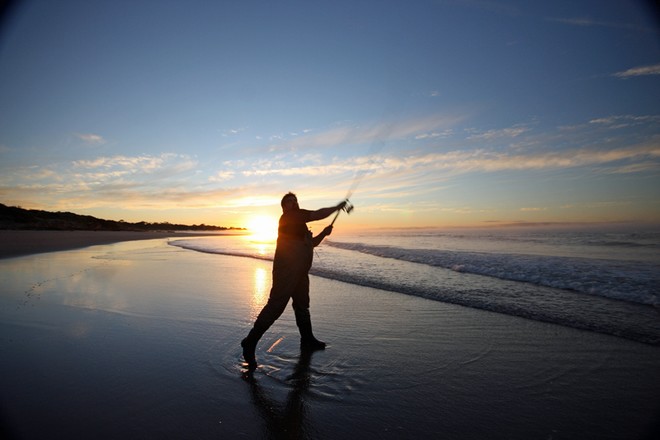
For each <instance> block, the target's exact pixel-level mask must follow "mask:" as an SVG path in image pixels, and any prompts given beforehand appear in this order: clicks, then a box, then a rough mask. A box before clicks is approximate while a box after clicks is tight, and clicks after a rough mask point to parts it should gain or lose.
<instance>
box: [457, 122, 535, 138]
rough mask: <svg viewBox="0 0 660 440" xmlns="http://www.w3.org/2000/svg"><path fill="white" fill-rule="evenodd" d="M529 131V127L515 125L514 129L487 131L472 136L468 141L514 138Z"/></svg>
mask: <svg viewBox="0 0 660 440" xmlns="http://www.w3.org/2000/svg"><path fill="white" fill-rule="evenodd" d="M529 130H530V128H529V127H526V126H522V125H517V126H515V127H507V128H500V129H497V130H488V131H486V132H483V133H477V134H472V135H470V136H468V139H483V140H493V139H501V138H515V137H518V136H520V135H522V134H523V133H526V132H528V131H529Z"/></svg>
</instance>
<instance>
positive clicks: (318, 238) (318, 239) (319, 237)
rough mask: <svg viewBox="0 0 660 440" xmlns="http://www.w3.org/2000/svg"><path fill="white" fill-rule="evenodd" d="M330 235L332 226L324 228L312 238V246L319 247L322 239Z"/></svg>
mask: <svg viewBox="0 0 660 440" xmlns="http://www.w3.org/2000/svg"><path fill="white" fill-rule="evenodd" d="M331 233H332V225H330V226H326V227H325V228H324V229H323V230H322V231H321V233H320V234H319V235H317V236H316V237H314V238H312V244H313V245H314V247H316V246H318V245H320V244H321V242H322V241H323V239H324V238H325V237H327V236H328V235H330V234H331Z"/></svg>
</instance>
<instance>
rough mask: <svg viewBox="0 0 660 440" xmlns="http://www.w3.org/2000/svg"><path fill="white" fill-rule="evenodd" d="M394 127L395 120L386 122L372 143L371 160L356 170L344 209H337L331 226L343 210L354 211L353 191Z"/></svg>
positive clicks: (370, 149) (369, 155)
mask: <svg viewBox="0 0 660 440" xmlns="http://www.w3.org/2000/svg"><path fill="white" fill-rule="evenodd" d="M393 128H394V123H393V122H391V123H389V124H386V125H385V126H384V127H383V128H382V129H381V130H380V133H379V134H378V137H377V138H376V139H374V142H373V143H372V144H371V147H370V148H369V153H368V157H369V162H368V163H367V167H364V168H362V169H361V170H358V171H356V173H355V177H354V178H353V183H351V186H350V187H349V188H348V191H347V192H346V197H344V201H345V202H346V205H345V206H344V208H343V209H340V210H338V211H337V213H336V214H335V216H334V218H333V219H332V222H331V223H330V226H332V225H334V224H335V221H336V220H337V217H339V213H340V212H341V211H346V214H350V213H351V211H353V208H354V206H353V204H352V203H351V202H350V200H349V199H350V198H351V197H352V196H353V193H354V192H355V190H356V189H357V187H358V185H359V184H360V182H362V179H364V176H365V175H366V174H367V172H368V170H369V168H372V165H373V164H374V162H375V160H374V155H375V153H377V152H379V151H380V150H382V149H383V147H384V146H385V139H387V138H388V137H389V134H390V133H391V132H392V130H393Z"/></svg>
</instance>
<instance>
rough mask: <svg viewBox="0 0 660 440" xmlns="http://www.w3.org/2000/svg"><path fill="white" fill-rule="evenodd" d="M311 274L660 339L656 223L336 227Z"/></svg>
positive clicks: (252, 253) (243, 245)
mask: <svg viewBox="0 0 660 440" xmlns="http://www.w3.org/2000/svg"><path fill="white" fill-rule="evenodd" d="M316 232H318V231H316ZM170 244H171V245H174V246H179V247H182V248H185V249H190V250H194V251H200V252H207V253H216V254H222V255H232V256H237V257H248V258H258V259H266V260H270V259H272V257H273V254H274V250H275V246H274V243H271V242H262V241H257V240H254V239H253V238H251V237H249V236H227V235H223V236H207V237H195V238H192V237H191V238H184V239H176V240H172V241H170ZM310 273H311V274H313V275H317V276H321V277H325V278H330V279H335V280H339V281H343V282H346V283H350V284H357V285H361V286H367V287H372V288H376V289H381V290H387V291H390V292H397V293H400V294H405V295H414V296H418V297H422V298H426V299H429V300H433V301H442V302H447V303H453V304H458V305H461V306H466V307H473V308H478V309H482V310H488V311H491V312H496V313H504V314H508V315H513V316H519V317H522V318H526V319H532V320H538V321H543V322H550V323H554V324H558V325H563V326H569V327H573V328H577V329H583V330H590V331H595V332H599V333H604V334H610V335H614V336H618V337H623V338H627V339H631V340H635V341H639V342H643V343H648V344H653V345H660V295H659V294H660V233H657V232H637V233H632V232H625V233H624V232H586V231H565V230H561V231H558V230H545V231H541V230H520V229H517V230H494V229H493V230H479V231H477V230H461V231H458V230H454V231H448V230H437V229H380V230H373V231H365V232H360V233H353V234H348V233H336V232H335V233H334V234H333V235H331V236H330V237H328V238H327V239H326V240H325V241H324V242H323V243H322V244H321V246H319V247H317V248H316V250H315V257H314V265H313V268H312V271H311V272H310ZM312 302H313V292H312Z"/></svg>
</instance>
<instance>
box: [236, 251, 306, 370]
mask: <svg viewBox="0 0 660 440" xmlns="http://www.w3.org/2000/svg"><path fill="white" fill-rule="evenodd" d="M287 263H288V261H286V260H284V262H283V261H280V260H278V259H276V260H275V262H274V263H273V286H272V287H271V289H270V295H269V296H268V302H267V303H266V305H265V306H264V308H263V309H261V312H260V313H259V316H257V319H256V320H255V322H254V326H253V327H252V329H251V330H250V333H248V335H247V337H246V338H245V339H243V340H242V341H241V347H243V358H244V359H245V362H247V364H248V368H250V369H254V368H256V367H257V360H256V357H255V350H256V348H257V343H258V342H259V339H261V337H262V336H263V334H264V333H266V331H267V330H268V329H269V328H270V326H271V325H273V323H274V322H275V321H276V320H277V318H279V317H280V316H281V315H282V312H284V309H286V305H287V304H288V302H289V298H291V292H293V291H294V290H295V288H296V285H297V283H298V279H299V277H298V276H297V274H296V272H295V270H291V269H292V268H291V265H290V264H287ZM293 269H295V267H294V268H293Z"/></svg>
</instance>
